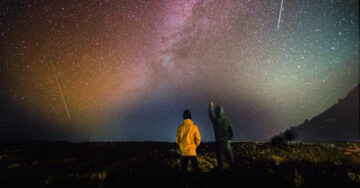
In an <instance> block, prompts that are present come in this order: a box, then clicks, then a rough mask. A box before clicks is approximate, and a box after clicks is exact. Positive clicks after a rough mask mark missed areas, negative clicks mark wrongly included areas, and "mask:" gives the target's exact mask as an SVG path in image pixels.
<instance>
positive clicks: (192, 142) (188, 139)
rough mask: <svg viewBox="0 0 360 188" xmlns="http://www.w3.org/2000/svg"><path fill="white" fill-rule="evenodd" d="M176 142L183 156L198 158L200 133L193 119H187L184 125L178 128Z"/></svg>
mask: <svg viewBox="0 0 360 188" xmlns="http://www.w3.org/2000/svg"><path fill="white" fill-rule="evenodd" d="M176 142H177V143H178V145H179V147H180V150H181V154H182V155H183V156H196V148H197V146H198V145H199V144H200V133H199V129H198V127H197V126H196V125H195V124H194V122H193V121H192V120H191V119H185V120H184V123H183V124H181V125H179V126H178V130H177V136H176Z"/></svg>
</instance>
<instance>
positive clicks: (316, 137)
mask: <svg viewBox="0 0 360 188" xmlns="http://www.w3.org/2000/svg"><path fill="white" fill-rule="evenodd" d="M359 135H360V130H359V84H358V85H357V86H356V87H355V88H354V89H353V90H352V91H351V92H350V93H349V94H348V95H347V96H346V97H345V98H343V99H339V102H338V103H337V104H335V105H333V106H332V107H330V108H329V109H328V110H326V111H324V112H323V113H321V114H319V115H318V116H316V117H314V118H312V119H311V120H305V121H304V123H302V124H300V125H298V126H295V127H291V128H289V129H287V130H286V131H285V132H283V133H280V134H279V135H277V136H275V137H273V138H272V142H286V141H292V140H296V141H301V142H354V141H360V136H359Z"/></svg>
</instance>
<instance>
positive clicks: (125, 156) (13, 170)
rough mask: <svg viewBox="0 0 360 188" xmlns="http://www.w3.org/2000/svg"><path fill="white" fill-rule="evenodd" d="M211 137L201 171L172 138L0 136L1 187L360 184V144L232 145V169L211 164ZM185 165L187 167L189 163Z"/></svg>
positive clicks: (213, 161) (201, 155)
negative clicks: (28, 138) (40, 138)
mask: <svg viewBox="0 0 360 188" xmlns="http://www.w3.org/2000/svg"><path fill="white" fill-rule="evenodd" d="M214 146H215V145H214V144H213V143H203V144H201V146H200V147H199V148H198V154H199V155H198V160H199V162H200V168H201V171H202V172H201V174H199V175H194V174H192V173H191V172H190V173H189V174H186V175H181V174H180V173H179V171H178V167H179V163H180V156H179V153H178V151H177V147H176V145H175V144H173V143H157V142H144V143H117V142H102V143H68V142H50V141H14V140H12V141H11V140H2V141H0V185H1V187H18V186H21V187H160V186H166V187H220V186H223V185H228V187H241V186H243V185H246V186H249V185H251V186H255V185H267V186H270V185H274V184H275V185H277V186H280V187H313V186H315V187H318V186H325V185H326V186H331V187H333V186H334V187H358V186H360V155H359V149H358V147H360V144H358V143H348V144H291V145H284V144H268V143H232V147H233V151H234V156H235V159H236V164H235V166H236V168H235V169H233V170H232V171H230V169H229V168H227V169H225V171H224V172H219V171H218V170H217V169H216V165H217V162H216V158H215V148H214ZM189 171H191V169H190V165H189Z"/></svg>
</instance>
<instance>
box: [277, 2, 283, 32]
mask: <svg viewBox="0 0 360 188" xmlns="http://www.w3.org/2000/svg"><path fill="white" fill-rule="evenodd" d="M283 3H284V0H281V6H280V12H279V19H278V25H277V29H279V28H280V20H281V13H282V11H283V10H284V9H283Z"/></svg>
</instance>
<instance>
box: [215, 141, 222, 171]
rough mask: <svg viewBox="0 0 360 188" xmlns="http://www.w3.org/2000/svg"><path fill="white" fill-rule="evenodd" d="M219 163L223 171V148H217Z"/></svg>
mask: <svg viewBox="0 0 360 188" xmlns="http://www.w3.org/2000/svg"><path fill="white" fill-rule="evenodd" d="M217 147H218V148H217V154H216V157H217V162H218V165H219V169H220V170H222V169H223V151H222V147H221V146H217Z"/></svg>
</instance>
